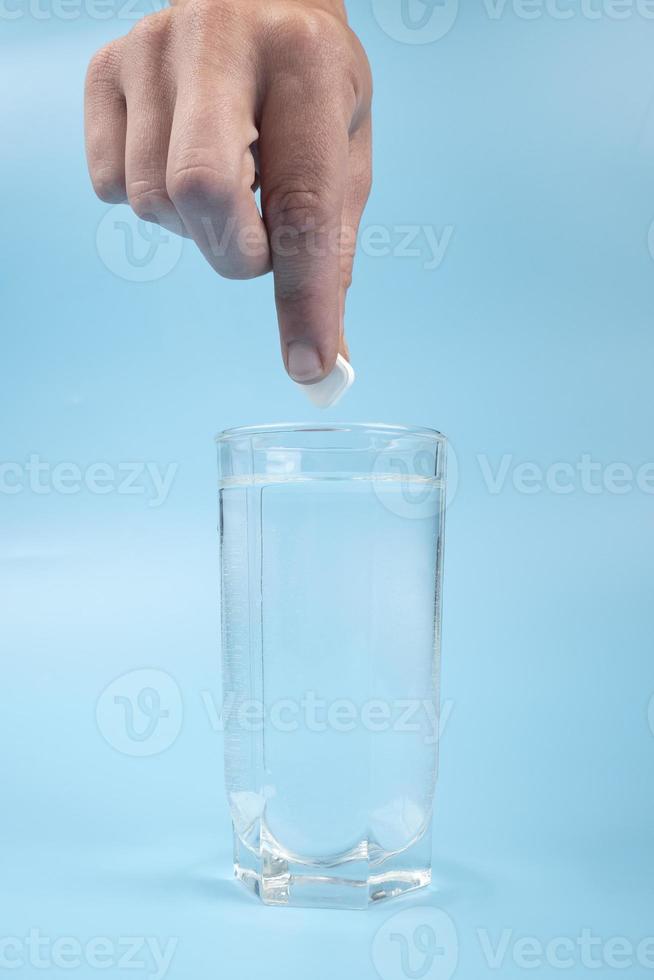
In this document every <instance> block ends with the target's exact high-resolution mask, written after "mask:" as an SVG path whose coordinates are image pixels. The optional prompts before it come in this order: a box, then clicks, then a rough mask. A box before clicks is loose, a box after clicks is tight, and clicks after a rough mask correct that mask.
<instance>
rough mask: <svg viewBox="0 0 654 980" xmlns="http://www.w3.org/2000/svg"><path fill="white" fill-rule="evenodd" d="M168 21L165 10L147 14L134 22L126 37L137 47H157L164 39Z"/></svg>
mask: <svg viewBox="0 0 654 980" xmlns="http://www.w3.org/2000/svg"><path fill="white" fill-rule="evenodd" d="M168 22H169V18H168V11H166V10H161V11H158V12H157V13H155V14H149V15H148V16H147V17H144V18H143V19H142V20H139V21H138V22H137V23H136V24H134V27H133V28H132V29H131V31H130V32H129V34H128V37H129V39H130V41H131V42H132V44H134V45H137V46H138V47H159V46H160V45H161V44H162V43H163V41H164V40H165V36H166V30H167V25H168Z"/></svg>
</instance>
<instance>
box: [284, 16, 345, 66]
mask: <svg viewBox="0 0 654 980" xmlns="http://www.w3.org/2000/svg"><path fill="white" fill-rule="evenodd" d="M283 33H284V35H285V36H286V42H287V43H288V42H289V41H290V42H291V43H292V45H293V47H294V48H299V49H300V51H301V52H303V53H304V54H305V55H306V54H310V55H315V57H316V58H322V57H323V56H324V54H325V52H326V51H327V50H328V46H329V44H330V43H331V42H333V41H334V40H340V41H342V36H343V28H342V26H341V25H340V23H339V22H338V21H337V20H336V19H335V18H334V17H333V15H332V14H329V13H327V11H324V10H307V9H305V10H302V9H300V10H297V9H296V10H295V11H293V12H292V13H289V14H287V15H286V18H285V25H284V31H283Z"/></svg>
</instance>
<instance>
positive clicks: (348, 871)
mask: <svg viewBox="0 0 654 980" xmlns="http://www.w3.org/2000/svg"><path fill="white" fill-rule="evenodd" d="M270 843H272V842H270ZM270 843H269V844H268V846H266V845H265V844H264V843H263V841H262V844H261V847H260V849H259V852H258V853H255V852H254V851H251V850H250V849H249V848H247V847H245V846H244V845H243V843H242V841H241V840H240V839H239V838H238V836H237V835H236V834H235V835H234V874H235V876H236V878H237V879H238V880H239V881H240V882H242V883H243V884H244V885H245V886H246V887H247V888H248V889H249V890H250V891H252V892H253V893H254V894H255V895H256V896H257V897H258V898H259V899H261V901H262V902H263V903H264V904H266V905H288V906H295V907H300V908H334V909H365V908H367V907H368V906H369V905H371V904H372V903H373V902H380V901H384V900H386V899H389V898H396V897H398V896H399V895H403V894H405V893H406V892H410V891H415V889H416V888H424V887H425V886H426V885H429V884H430V882H431V831H426V832H425V833H424V834H423V835H422V837H420V838H419V839H418V840H416V841H415V842H414V843H413V844H411V845H410V846H409V847H407V848H406V849H405V850H403V851H399V852H396V853H393V854H389V855H388V856H382V857H371V856H370V851H371V848H370V847H369V845H368V842H367V841H363V842H362V843H361V844H360V845H359V847H358V848H357V849H356V851H354V852H350V854H349V855H348V856H347V859H344V860H342V861H339V862H337V863H332V862H329V863H327V862H320V863H319V862H315V863H306V862H303V861H299V860H297V859H294V858H290V857H289V856H285V855H283V854H281V853H280V852H279V851H277V850H276V849H274V848H272V847H270Z"/></svg>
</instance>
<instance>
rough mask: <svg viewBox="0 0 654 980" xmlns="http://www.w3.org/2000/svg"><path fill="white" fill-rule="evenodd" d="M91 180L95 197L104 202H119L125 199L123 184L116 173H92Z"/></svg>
mask: <svg viewBox="0 0 654 980" xmlns="http://www.w3.org/2000/svg"><path fill="white" fill-rule="evenodd" d="M91 180H92V183H93V190H94V191H95V193H96V195H97V197H99V198H100V200H101V201H104V203H105V204H121V203H122V202H123V201H124V200H125V185H124V184H123V181H122V179H121V177H120V176H119V175H118V174H113V173H109V172H99V173H94V174H93V176H92V178H91Z"/></svg>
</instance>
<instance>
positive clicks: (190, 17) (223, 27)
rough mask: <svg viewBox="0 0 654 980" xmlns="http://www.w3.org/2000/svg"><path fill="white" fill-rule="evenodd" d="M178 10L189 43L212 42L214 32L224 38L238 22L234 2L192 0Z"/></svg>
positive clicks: (238, 15) (237, 13)
mask: <svg viewBox="0 0 654 980" xmlns="http://www.w3.org/2000/svg"><path fill="white" fill-rule="evenodd" d="M178 11H179V19H180V22H181V24H182V25H183V31H184V34H185V36H186V37H187V38H188V40H189V42H190V43H191V44H197V43H198V42H199V43H202V44H203V43H205V42H207V41H209V42H210V43H212V44H213V39H214V37H215V35H216V33H219V35H220V37H221V38H223V39H224V38H225V36H228V35H229V34H230V33H231V32H233V31H234V30H235V29H236V28H237V26H238V25H239V23H240V14H239V11H238V10H237V9H236V5H235V4H227V3H216V0H193V3H186V4H184V5H183V6H181V7H180V8H178Z"/></svg>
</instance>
